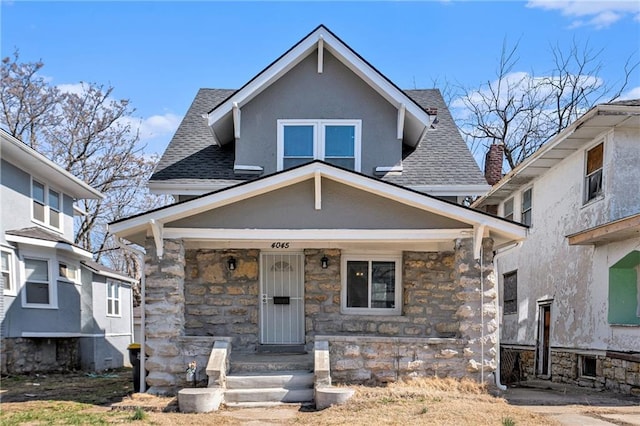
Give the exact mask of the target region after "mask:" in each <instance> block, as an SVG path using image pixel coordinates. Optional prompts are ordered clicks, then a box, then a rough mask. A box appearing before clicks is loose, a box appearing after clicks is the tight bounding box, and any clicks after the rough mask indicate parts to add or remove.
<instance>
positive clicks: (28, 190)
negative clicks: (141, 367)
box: [0, 130, 134, 374]
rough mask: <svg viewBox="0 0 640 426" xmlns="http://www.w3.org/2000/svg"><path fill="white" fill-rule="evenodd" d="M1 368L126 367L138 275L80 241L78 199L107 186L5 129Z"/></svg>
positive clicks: (0, 133)
mask: <svg viewBox="0 0 640 426" xmlns="http://www.w3.org/2000/svg"><path fill="white" fill-rule="evenodd" d="M0 137H1V143H2V145H1V154H2V162H1V166H0V200H1V202H0V205H1V209H0V253H1V255H2V263H1V267H2V284H3V285H2V298H1V299H2V303H3V305H2V307H3V309H2V316H1V320H2V324H1V332H2V345H1V346H2V361H1V371H2V373H3V374H5V373H24V372H37V371H52V370H68V369H76V368H80V367H82V368H86V369H90V370H102V369H105V368H111V367H120V366H122V365H123V362H124V361H128V358H127V352H126V347H127V345H128V344H129V343H131V338H132V321H131V283H132V282H134V280H132V279H130V278H128V277H126V276H122V275H121V274H118V273H115V272H114V271H111V270H109V269H108V268H105V267H104V266H102V265H99V264H97V263H95V262H94V261H93V257H92V254H91V253H90V252H88V251H86V250H84V249H82V248H81V247H78V246H77V245H75V244H73V242H72V241H73V217H74V214H82V213H81V212H79V211H78V209H77V208H76V207H75V206H74V202H75V200H78V199H99V198H102V194H101V193H100V192H98V191H97V190H95V189H93V188H92V187H90V186H89V185H87V184H86V183H84V182H82V181H80V180H79V179H77V178H76V177H75V176H73V175H71V174H70V173H69V172H67V171H65V170H64V169H62V168H61V167H59V166H57V165H56V164H54V163H53V162H51V161H50V160H48V159H46V158H45V157H44V156H42V155H41V154H39V153H38V152H36V151H35V150H33V149H32V148H30V147H29V146H28V145H26V144H24V143H23V142H22V141H20V140H18V139H16V138H14V137H13V136H11V135H9V134H8V133H7V132H5V131H4V130H0Z"/></svg>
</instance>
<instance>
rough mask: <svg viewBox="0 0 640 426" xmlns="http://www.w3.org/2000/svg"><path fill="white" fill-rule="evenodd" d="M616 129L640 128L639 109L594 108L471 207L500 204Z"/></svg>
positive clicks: (607, 105) (601, 106) (516, 168)
mask: <svg viewBox="0 0 640 426" xmlns="http://www.w3.org/2000/svg"><path fill="white" fill-rule="evenodd" d="M616 128H635V129H640V108H638V107H634V106H627V105H612V104H601V105H597V106H595V107H593V108H592V109H590V110H589V111H588V112H586V113H585V114H584V115H582V116H581V117H580V118H578V119H577V120H576V121H575V122H574V123H572V124H571V125H570V126H568V127H567V128H565V129H564V130H563V131H562V132H560V133H559V134H557V135H556V136H554V137H553V138H552V139H550V140H549V141H548V142H546V143H545V144H544V145H542V147H540V149H538V150H537V151H536V152H535V153H534V154H532V155H531V156H530V157H529V158H527V159H526V160H525V161H523V162H522V163H520V164H519V165H518V166H517V167H515V168H514V169H513V170H511V171H510V172H509V173H507V174H506V175H505V176H504V177H503V178H502V179H501V180H500V181H499V182H498V183H496V184H495V185H494V186H493V187H492V188H491V190H490V191H489V192H488V193H487V194H486V195H484V196H482V197H481V198H479V199H478V200H476V201H475V202H474V203H473V204H472V207H474V208H477V207H481V206H485V205H497V204H499V203H500V202H502V201H504V200H505V199H507V198H508V197H510V196H511V195H512V194H513V193H514V192H515V191H517V190H519V189H520V188H522V187H523V186H525V185H527V184H528V183H530V182H532V181H533V180H534V179H536V178H537V177H539V176H541V175H543V174H544V173H546V172H547V171H548V170H549V169H551V168H552V167H554V166H556V165H557V164H558V163H560V162H561V161H562V160H564V159H565V158H567V157H569V156H570V155H571V154H573V153H574V152H576V151H578V150H580V149H583V147H584V146H585V145H586V144H588V143H589V142H591V141H593V140H595V139H597V138H600V137H603V136H604V135H605V134H606V133H608V132H610V131H612V130H614V129H616Z"/></svg>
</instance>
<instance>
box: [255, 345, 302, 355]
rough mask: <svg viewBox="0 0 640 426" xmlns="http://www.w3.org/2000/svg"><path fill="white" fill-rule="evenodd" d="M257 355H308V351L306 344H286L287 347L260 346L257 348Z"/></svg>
mask: <svg viewBox="0 0 640 426" xmlns="http://www.w3.org/2000/svg"><path fill="white" fill-rule="evenodd" d="M256 352H257V353H271V354H274V353H275V354H306V353H307V350H306V349H305V347H304V344H294V345H290V344H286V345H258V346H256Z"/></svg>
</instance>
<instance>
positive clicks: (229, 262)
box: [227, 256, 236, 271]
mask: <svg viewBox="0 0 640 426" xmlns="http://www.w3.org/2000/svg"><path fill="white" fill-rule="evenodd" d="M227 266H228V267H229V270H230V271H235V270H236V258H235V257H233V256H232V257H230V258H229V260H227Z"/></svg>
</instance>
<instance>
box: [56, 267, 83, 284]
mask: <svg viewBox="0 0 640 426" xmlns="http://www.w3.org/2000/svg"><path fill="white" fill-rule="evenodd" d="M79 272H80V271H78V267H77V266H75V265H71V264H69V263H67V262H58V276H59V277H60V279H62V280H66V281H71V282H74V283H75V282H78V281H79V275H80V274H79Z"/></svg>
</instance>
